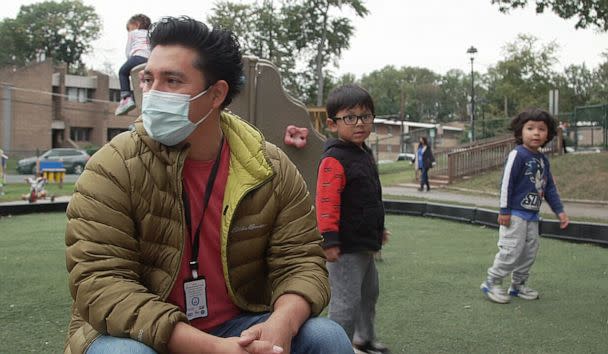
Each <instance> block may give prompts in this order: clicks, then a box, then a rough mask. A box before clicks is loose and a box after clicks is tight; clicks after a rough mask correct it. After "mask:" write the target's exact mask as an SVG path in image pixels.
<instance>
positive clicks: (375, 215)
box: [316, 85, 390, 353]
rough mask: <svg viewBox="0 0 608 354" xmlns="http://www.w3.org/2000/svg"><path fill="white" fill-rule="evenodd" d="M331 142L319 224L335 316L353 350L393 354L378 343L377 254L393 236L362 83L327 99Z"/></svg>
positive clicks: (323, 166) (370, 106)
mask: <svg viewBox="0 0 608 354" xmlns="http://www.w3.org/2000/svg"><path fill="white" fill-rule="evenodd" d="M327 116H328V117H329V118H328V119H327V127H328V128H329V130H330V131H331V132H333V133H336V134H337V136H338V138H337V139H335V138H334V139H328V140H327V142H326V143H325V148H324V153H323V155H322V157H321V162H320V164H319V171H318V179H317V195H316V206H317V224H318V227H319V231H320V232H321V234H322V235H323V249H324V251H325V256H326V257H327V261H328V262H329V263H328V264H327V269H328V271H329V282H330V287H331V293H332V297H331V300H330V303H329V318H330V319H331V320H334V321H336V322H337V323H338V324H340V325H341V326H342V327H343V328H344V330H345V331H346V334H347V335H348V336H349V338H350V340H351V341H352V342H353V346H354V347H355V348H356V349H358V350H360V351H362V352H365V353H372V352H374V353H378V352H380V353H388V349H387V348H386V347H385V346H384V345H382V344H380V343H379V342H376V336H375V333H374V317H375V314H376V302H377V300H378V294H379V284H378V272H377V270H376V265H375V261H374V254H375V253H376V252H378V251H379V250H380V248H381V247H382V245H383V244H384V243H385V242H386V241H387V237H388V235H389V234H390V233H389V232H388V230H386V229H385V228H384V206H383V204H382V188H381V186H380V178H379V177H378V169H377V167H376V162H375V160H374V156H373V155H372V151H371V150H370V149H369V147H367V145H366V144H365V139H367V138H368V137H369V134H370V133H371V130H372V125H373V122H374V102H373V100H372V98H371V96H370V95H369V93H368V92H367V91H366V90H364V89H363V88H361V87H359V86H356V85H346V86H342V87H339V88H337V89H335V90H333V91H332V92H331V93H330V94H329V97H328V99H327Z"/></svg>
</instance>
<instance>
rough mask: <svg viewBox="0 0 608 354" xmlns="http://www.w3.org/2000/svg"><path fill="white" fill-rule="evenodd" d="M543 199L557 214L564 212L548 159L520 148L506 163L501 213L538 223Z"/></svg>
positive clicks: (501, 192)
mask: <svg viewBox="0 0 608 354" xmlns="http://www.w3.org/2000/svg"><path fill="white" fill-rule="evenodd" d="M543 198H544V199H546V200H547V202H548V203H549V206H550V207H551V209H552V210H553V212H554V213H555V214H559V213H561V212H562V211H564V207H563V205H562V203H561V200H560V198H559V194H558V192H557V188H556V187H555V183H554V181H553V176H552V175H551V171H550V168H549V160H548V159H547V158H546V157H545V155H543V154H542V153H540V152H533V151H530V150H528V149H526V148H525V147H524V146H523V145H517V146H516V147H515V149H513V150H512V151H511V152H510V153H509V156H508V158H507V162H506V163H505V169H504V173H503V176H502V184H501V188H500V213H501V214H513V215H517V216H519V217H522V218H524V219H526V220H538V211H539V210H540V206H541V203H542V199H543Z"/></svg>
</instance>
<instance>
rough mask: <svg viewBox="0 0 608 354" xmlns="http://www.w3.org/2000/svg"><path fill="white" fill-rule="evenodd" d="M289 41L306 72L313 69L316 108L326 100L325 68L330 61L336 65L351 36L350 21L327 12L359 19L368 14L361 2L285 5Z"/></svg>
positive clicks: (343, 0)
mask: <svg viewBox="0 0 608 354" xmlns="http://www.w3.org/2000/svg"><path fill="white" fill-rule="evenodd" d="M286 3H287V5H286V6H285V11H286V12H285V13H286V20H287V21H288V33H289V38H290V39H291V40H293V41H294V42H295V43H296V47H297V49H298V50H299V51H300V53H301V54H302V55H303V56H304V57H307V58H308V63H309V64H308V65H309V68H314V73H315V79H316V80H315V81H316V85H315V86H316V100H315V101H316V104H317V106H321V105H323V101H324V99H325V93H324V92H325V91H324V88H325V86H326V83H325V82H324V75H325V72H324V70H323V68H325V67H326V66H327V65H328V64H329V63H330V61H331V60H333V62H334V63H335V62H336V61H337V60H338V59H339V58H340V56H341V54H342V51H343V50H345V49H348V47H349V45H350V43H349V42H350V38H351V36H352V34H353V32H354V28H353V26H352V25H351V21H350V19H348V18H346V17H338V16H332V15H331V14H330V12H332V11H334V10H343V9H344V8H351V9H352V10H354V11H355V14H356V15H357V16H359V17H365V16H366V15H367V14H368V13H369V11H368V10H367V8H366V7H365V6H364V5H363V1H362V0H308V1H301V0H300V1H296V0H291V1H287V2H286Z"/></svg>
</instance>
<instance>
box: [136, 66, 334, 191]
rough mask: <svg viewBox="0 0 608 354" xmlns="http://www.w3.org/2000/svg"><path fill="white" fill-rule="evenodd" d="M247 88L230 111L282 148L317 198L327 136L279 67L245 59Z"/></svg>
mask: <svg viewBox="0 0 608 354" xmlns="http://www.w3.org/2000/svg"><path fill="white" fill-rule="evenodd" d="M144 67H145V64H142V65H139V66H136V67H135V68H133V70H131V82H132V85H133V87H134V88H135V90H134V92H135V97H136V101H137V102H141V101H142V91H141V87H140V79H139V72H140V71H142V70H143V69H144ZM243 71H244V74H245V79H244V86H243V89H242V91H241V93H240V94H239V95H237V96H236V97H235V98H234V100H233V101H232V103H231V104H230V106H228V107H227V109H228V110H230V111H231V112H233V113H235V114H237V115H238V116H240V117H241V118H243V119H244V120H246V121H248V122H249V123H251V124H253V125H255V126H256V127H257V128H258V129H259V130H260V131H261V132H262V134H263V135H264V137H265V138H266V140H267V141H269V142H271V143H273V144H275V145H276V146H278V147H279V148H281V149H282V150H283V151H284V152H285V153H286V154H287V155H288V156H289V158H290V159H291V161H292V162H293V163H294V164H295V165H296V166H297V168H298V170H299V171H300V173H301V174H302V176H303V177H304V180H305V181H306V184H307V186H308V189H309V191H310V193H311V195H312V196H313V198H314V195H315V191H316V181H317V164H318V161H319V157H320V156H321V153H322V152H323V144H324V142H325V137H324V136H322V135H321V134H320V133H319V132H318V131H317V130H316V129H315V127H313V125H312V121H311V119H310V116H309V113H308V111H307V109H306V106H305V105H304V104H303V103H302V102H300V101H298V100H297V99H295V98H294V97H292V96H291V95H290V94H289V93H287V92H286V91H285V90H284V89H283V86H282V84H281V77H280V75H279V71H278V69H277V67H276V66H275V65H274V64H272V63H271V62H270V61H268V60H264V59H259V58H257V57H254V56H244V57H243Z"/></svg>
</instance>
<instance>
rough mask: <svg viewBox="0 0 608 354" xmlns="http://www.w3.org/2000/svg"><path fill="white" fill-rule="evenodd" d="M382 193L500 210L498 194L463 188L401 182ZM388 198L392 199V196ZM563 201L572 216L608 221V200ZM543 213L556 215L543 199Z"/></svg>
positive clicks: (383, 188)
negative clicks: (421, 186) (422, 186)
mask: <svg viewBox="0 0 608 354" xmlns="http://www.w3.org/2000/svg"><path fill="white" fill-rule="evenodd" d="M382 193H383V194H384V195H385V196H391V195H393V196H405V197H412V199H415V200H425V201H428V202H436V203H458V204H460V205H462V204H466V205H474V206H476V207H480V208H484V209H490V210H498V195H489V194H479V193H475V192H474V191H468V190H463V189H459V190H454V189H450V188H449V187H447V188H446V187H438V188H435V189H433V188H432V187H431V191H430V192H426V191H425V192H420V191H418V186H417V185H415V184H400V185H399V186H392V187H382ZM386 199H390V197H387V198H386ZM562 203H563V204H564V208H565V210H566V213H567V214H568V216H570V218H573V217H585V218H593V219H598V222H601V223H608V202H593V201H573V200H562ZM541 213H546V214H551V215H554V214H553V212H552V211H551V208H549V205H548V204H547V202H546V201H543V204H542V207H541ZM553 218H556V217H553Z"/></svg>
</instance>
